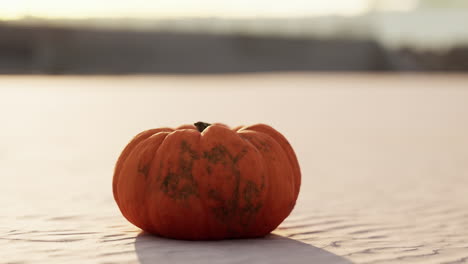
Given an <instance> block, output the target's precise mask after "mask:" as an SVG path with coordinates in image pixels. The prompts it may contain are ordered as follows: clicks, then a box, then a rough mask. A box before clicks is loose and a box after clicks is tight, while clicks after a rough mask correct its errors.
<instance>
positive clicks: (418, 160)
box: [0, 73, 468, 264]
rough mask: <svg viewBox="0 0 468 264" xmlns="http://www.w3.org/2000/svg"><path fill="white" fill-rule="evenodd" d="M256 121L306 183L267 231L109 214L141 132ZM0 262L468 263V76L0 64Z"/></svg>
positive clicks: (114, 207) (113, 211)
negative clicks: (196, 234)
mask: <svg viewBox="0 0 468 264" xmlns="http://www.w3.org/2000/svg"><path fill="white" fill-rule="evenodd" d="M196 121H207V122H223V123H226V124H229V125H232V126H237V125H241V124H254V123H267V124H270V125H272V126H273V127H275V128H276V129H277V130H279V131H280V132H282V133H283V134H284V135H285V136H286V137H287V138H288V139H289V141H290V143H291V144H292V146H293V147H294V149H295V150H296V153H297V156H298V158H299V162H300V165H301V170H302V179H303V184H302V188H301V193H300V195H299V200H298V202H297V205H296V208H295V210H294V211H293V213H292V214H291V215H290V217H288V218H287V219H286V221H285V222H284V223H283V224H281V225H280V227H279V228H278V229H277V230H275V232H274V235H271V236H269V237H267V238H265V239H256V240H233V241H232V240H231V241H222V242H187V241H175V240H167V239H162V238H158V237H153V236H150V235H148V234H145V233H142V232H141V230H139V229H138V228H136V227H134V226H132V225H131V224H130V223H128V222H127V221H126V220H125V219H124V218H123V217H122V216H121V214H120V212H119V210H118V208H117V206H116V204H115V202H114V200H113V197H112V190H111V189H112V188H111V180H112V172H113V167H114V164H115V161H116V159H117V157H118V155H119V153H120V151H121V150H122V149H123V147H124V146H125V145H126V143H127V142H128V141H129V140H130V139H131V138H132V137H133V136H134V135H135V134H137V133H138V132H140V131H142V130H144V129H148V128H153V127H161V126H178V125H180V124H185V123H193V122H196ZM0 128H1V129H0V179H1V184H0V208H1V209H2V210H1V211H0V249H1V250H0V257H1V260H0V262H2V263H249V262H250V263H326V264H327V263H330V264H331V263H368V264H370V263H372V264H374V263H375V264H381V263H382V264H383V263H425V264H431V263H446V264H448V263H466V262H468V210H467V208H468V198H467V197H468V195H467V193H468V191H467V190H468V76H466V75H465V76H463V75H439V74H432V75H366V74H344V75H343V74H306V73H304V74H250V75H218V76H208V75H207V76H177V75H174V76H118V77H98V76H96V77H78V76H73V77H50V76H30V77H23V76H3V77H0Z"/></svg>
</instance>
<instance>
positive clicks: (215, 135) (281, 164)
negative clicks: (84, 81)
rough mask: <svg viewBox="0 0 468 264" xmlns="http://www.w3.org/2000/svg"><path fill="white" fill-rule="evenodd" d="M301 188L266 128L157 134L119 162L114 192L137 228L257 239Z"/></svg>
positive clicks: (289, 158)
mask: <svg viewBox="0 0 468 264" xmlns="http://www.w3.org/2000/svg"><path fill="white" fill-rule="evenodd" d="M300 184H301V173H300V169H299V164H298V162H297V158H296V155H295V154H294V151H293V149H292V148H291V146H290V145H289V143H288V141H287V140H286V138H285V137H284V136H283V135H281V134H280V133H279V132H277V131H276V130H274V129H273V128H271V127H270V126H267V125H264V124H257V125H253V126H245V127H244V126H243V127H237V128H234V129H230V128H229V127H227V126H226V125H223V124H212V125H210V124H207V123H203V122H198V123H195V125H184V126H181V127H178V128H176V129H171V128H157V129H151V130H147V131H144V132H142V133H140V134H138V135H137V136H136V137H135V138H134V139H133V140H132V141H130V143H129V144H128V145H127V146H126V147H125V149H124V150H123V152H122V154H121V155H120V157H119V159H118V161H117V164H116V167H115V173H114V178H113V193H114V198H115V201H116V202H117V204H118V206H119V208H120V211H121V212H122V214H123V215H124V216H125V217H126V218H127V219H128V221H130V222H131V223H133V224H134V225H136V226H138V227H139V228H141V229H143V230H145V231H147V232H150V233H153V234H157V235H160V236H164V237H169V238H175V239H188V240H208V239H226V238H252V237H262V236H265V235H267V234H269V233H270V232H271V231H273V230H274V229H275V228H276V227H277V226H278V225H279V224H280V223H281V222H282V221H283V220H284V219H285V218H286V217H287V216H288V215H289V214H290V212H291V211H292V209H293V207H294V205H295V203H296V199H297V196H298V194H299V188H300Z"/></svg>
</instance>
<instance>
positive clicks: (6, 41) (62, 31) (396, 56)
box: [0, 24, 468, 74]
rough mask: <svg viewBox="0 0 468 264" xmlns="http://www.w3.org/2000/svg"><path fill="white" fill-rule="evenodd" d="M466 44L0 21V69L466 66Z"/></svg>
mask: <svg viewBox="0 0 468 264" xmlns="http://www.w3.org/2000/svg"><path fill="white" fill-rule="evenodd" d="M467 70H468V48H467V47H460V48H456V49H453V50H451V51H448V52H445V53H443V54H437V53H422V52H418V51H414V50H411V49H406V50H400V51H388V50H385V49H384V48H383V47H382V46H380V45H379V44H378V43H377V42H375V41H372V40H352V39H310V38H304V39H299V38H292V39H291V38H290V39H288V38H281V37H265V36H258V37H255V36H245V35H213V34H201V33H200V34H194V33H186V34H185V33H164V32H135V31H119V30H114V31H113V30H92V29H73V28H57V27H24V26H7V25H3V26H2V25H1V24H0V73H5V74H29V73H34V74H126V73H191V74H196V73H236V72H265V71H467Z"/></svg>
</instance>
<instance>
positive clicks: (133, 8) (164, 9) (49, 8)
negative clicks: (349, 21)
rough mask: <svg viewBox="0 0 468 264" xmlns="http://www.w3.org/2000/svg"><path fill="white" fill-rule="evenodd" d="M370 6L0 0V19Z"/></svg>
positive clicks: (296, 12)
mask: <svg viewBox="0 0 468 264" xmlns="http://www.w3.org/2000/svg"><path fill="white" fill-rule="evenodd" d="M368 6H369V0H329V1H322V0H289V1H283V0H236V1H231V0H224V1H223V0H159V1H148V0H132V1H130V0H113V1H111V0H100V1H96V0H81V1H69V0H68V1H64V0H62V1H59V0H41V1H37V0H15V1H11V0H0V19H15V18H21V17H24V16H34V17H44V18H87V17H141V18H158V17H163V18H164V17H179V16H205V17H206V16H224V17H246V16H247V17H248V16H309V15H330V14H339V15H356V14H360V13H362V12H364V11H366V10H367V8H368Z"/></svg>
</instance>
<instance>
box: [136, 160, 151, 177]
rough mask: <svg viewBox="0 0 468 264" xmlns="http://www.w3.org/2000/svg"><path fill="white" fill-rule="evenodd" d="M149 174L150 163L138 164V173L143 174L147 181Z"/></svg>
mask: <svg viewBox="0 0 468 264" xmlns="http://www.w3.org/2000/svg"><path fill="white" fill-rule="evenodd" d="M148 172H149V164H148V163H143V164H138V173H140V174H143V176H145V179H147V178H148Z"/></svg>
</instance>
